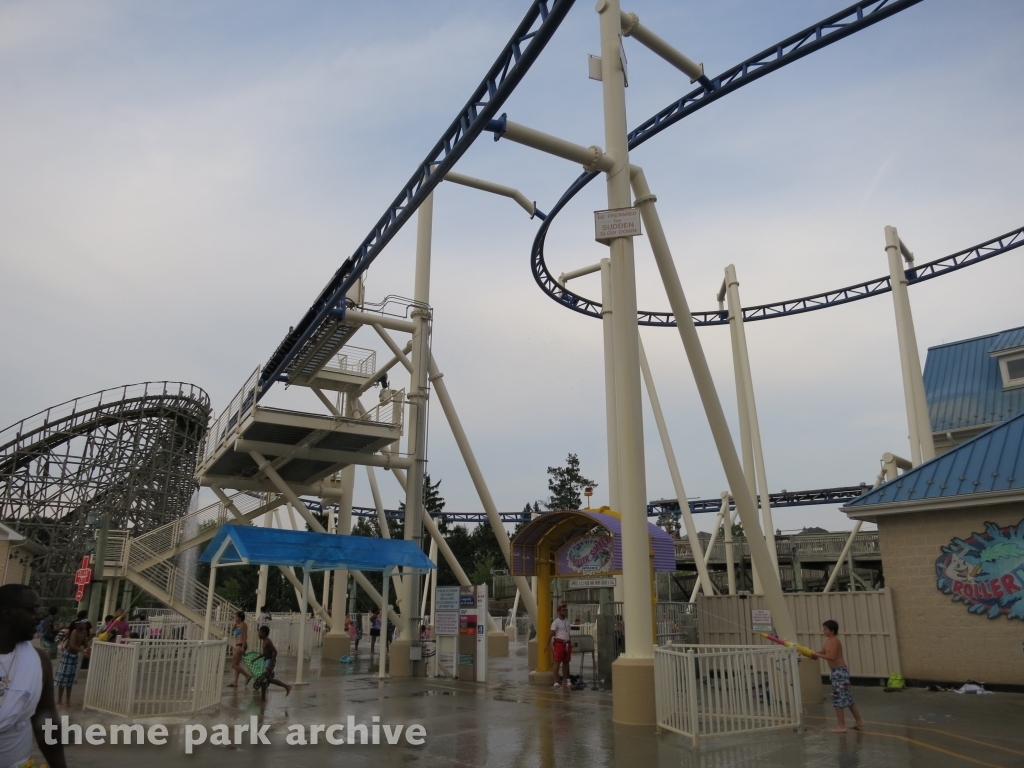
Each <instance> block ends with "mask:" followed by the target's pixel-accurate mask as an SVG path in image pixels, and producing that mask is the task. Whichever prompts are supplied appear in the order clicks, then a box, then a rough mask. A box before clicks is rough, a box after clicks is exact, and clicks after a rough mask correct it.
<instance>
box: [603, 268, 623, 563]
mask: <svg viewBox="0 0 1024 768" xmlns="http://www.w3.org/2000/svg"><path fill="white" fill-rule="evenodd" d="M613 315H614V309H613V308H612V262H611V259H601V330H602V333H603V335H604V409H605V421H606V422H607V427H606V429H605V431H606V434H607V438H608V505H609V506H610V507H611V508H612V509H613V510H615V511H616V512H618V511H619V510H620V509H621V506H620V505H621V499H620V498H619V424H618V419H617V418H616V415H615V328H614V325H613V320H612V317H613ZM616 581H621V578H620V579H617V580H616Z"/></svg>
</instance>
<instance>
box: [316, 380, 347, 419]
mask: <svg viewBox="0 0 1024 768" xmlns="http://www.w3.org/2000/svg"><path fill="white" fill-rule="evenodd" d="M310 389H312V390H313V394H314V395H316V396H317V397H319V398H320V402H321V403H323V404H324V405H325V406H327V410H328V411H329V412H330V414H331V416H341V411H339V410H338V409H337V408H336V407H335V405H334V403H332V402H331V399H330V398H329V397H327V395H325V394H324V392H323V390H322V389H320V387H310Z"/></svg>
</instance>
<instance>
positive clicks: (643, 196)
mask: <svg viewBox="0 0 1024 768" xmlns="http://www.w3.org/2000/svg"><path fill="white" fill-rule="evenodd" d="M632 181H633V190H634V192H635V194H636V198H637V200H636V204H637V207H638V208H639V209H640V215H641V217H642V218H643V222H644V226H646V228H647V236H648V239H649V240H650V243H651V250H652V251H653V252H654V260H655V262H657V265H658V271H659V272H660V274H661V279H662V282H663V283H664V285H665V292H666V293H667V294H668V300H669V305H670V306H671V308H672V312H673V313H674V314H675V317H676V325H677V329H678V331H679V336H680V339H681V340H682V342H683V348H684V350H685V351H686V357H687V359H688V360H689V363H690V369H691V370H692V371H693V378H694V381H695V383H696V385H697V391H698V393H699V394H700V399H701V403H702V404H703V406H704V412H705V414H706V415H707V419H708V424H709V426H710V427H711V434H712V436H713V437H714V440H715V446H716V447H717V449H718V455H719V458H720V459H721V462H722V468H723V469H724V471H725V477H726V480H727V481H728V483H729V487H730V489H731V490H732V496H733V498H734V499H735V500H736V511H737V513H738V514H739V517H740V522H741V523H742V524H743V527H744V529H746V530H753V529H754V528H755V527H757V526H758V525H759V521H758V516H757V507H756V506H755V504H754V499H753V497H752V496H751V495H750V491H749V490H748V488H747V480H746V477H745V475H744V473H743V467H742V466H740V458H739V455H738V454H737V453H736V445H735V444H734V443H733V441H732V435H731V434H730V433H729V424H728V422H727V421H726V419H725V411H723V410H722V402H721V400H719V398H718V392H717V390H716V389H715V382H714V379H712V377H711V370H710V368H709V367H708V361H707V358H706V357H705V356H704V349H703V347H702V346H701V343H700V338H699V337H698V336H697V329H696V327H695V326H694V324H693V316H692V315H691V314H690V306H689V304H688V302H687V301H686V294H685V293H683V286H682V284H681V283H680V281H679V273H678V272H677V271H676V265H675V262H674V261H673V260H672V251H671V249H670V248H669V245H668V239H667V238H666V237H665V231H664V229H663V228H662V226H661V219H660V217H659V216H658V211H657V209H656V208H655V201H656V199H657V198H655V196H654V195H653V194H651V190H650V187H649V186H648V185H647V180H646V178H645V177H644V173H643V170H642V169H641V168H639V167H637V166H633V168H632ZM631 319H632V320H633V322H634V324H635V322H636V321H635V315H632V316H631ZM749 544H750V559H751V562H752V563H753V564H754V565H755V567H756V568H757V571H758V573H759V574H761V586H762V587H763V589H764V596H765V602H766V603H767V604H768V608H769V610H770V611H771V612H772V619H773V622H774V624H775V628H776V630H777V632H778V634H779V636H780V637H782V638H784V639H787V640H792V641H793V642H796V640H795V638H796V625H795V624H794V623H793V618H792V616H791V615H790V613H789V608H788V607H787V605H786V601H785V598H784V597H783V595H782V585H781V584H780V583H779V579H778V577H777V576H776V575H775V570H774V569H773V568H772V559H771V555H770V554H769V553H768V546H767V544H766V543H765V540H764V539H763V538H762V537H759V536H754V537H751V538H750V539H749Z"/></svg>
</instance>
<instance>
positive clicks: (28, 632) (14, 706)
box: [0, 584, 67, 768]
mask: <svg viewBox="0 0 1024 768" xmlns="http://www.w3.org/2000/svg"><path fill="white" fill-rule="evenodd" d="M38 612H39V595H38V594H37V593H36V591H35V590H34V589H31V588H29V587H27V586H25V585H23V584H7V585H5V586H3V587H0V766H3V768H20V767H21V766H23V765H24V764H25V763H27V762H28V761H29V759H30V758H31V756H32V735H33V733H35V737H36V743H37V744H38V745H39V751H40V752H42V753H43V757H45V758H46V763H47V765H49V766H50V768H66V765H67V764H66V763H65V762H64V747H63V746H62V745H61V744H60V743H57V742H56V741H55V743H52V744H47V743H46V738H45V736H46V734H44V730H43V726H44V725H46V721H47V720H49V721H50V723H51V727H52V729H53V730H56V727H57V725H56V724H57V723H58V722H59V718H58V716H57V707H56V705H55V703H54V701H53V665H52V664H51V663H50V657H49V656H48V655H47V654H46V653H45V652H44V651H42V650H40V649H37V648H34V647H33V646H32V638H33V637H34V636H35V634H36V625H37V624H38V623H39V617H38V616H37V615H36V614H37V613H38ZM51 733H52V731H51Z"/></svg>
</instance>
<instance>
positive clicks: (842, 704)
mask: <svg viewBox="0 0 1024 768" xmlns="http://www.w3.org/2000/svg"><path fill="white" fill-rule="evenodd" d="M821 633H822V634H823V635H824V636H825V645H824V646H822V648H821V650H820V651H818V652H817V653H815V654H813V655H812V656H811V658H812V659H825V661H827V662H828V668H829V670H831V672H830V674H829V678H830V680H831V682H832V706H833V707H835V710H836V719H837V720H838V721H839V725H838V726H837V727H836V728H833V729H832V733H846V716H845V715H846V713H845V712H843V710H844V709H849V710H850V713H851V714H852V715H853V719H854V726H853V727H854V728H855V729H857V728H863V727H864V721H863V720H862V719H861V717H860V710H858V709H857V705H856V704H854V703H853V692H852V691H851V690H850V670H849V668H848V667H847V666H846V659H844V658H843V644H842V643H841V642H839V638H838V637H836V635H838V634H839V624H838V623H837V622H836V621H834V620H832V619H829V620H828V621H826V622H825V623H824V624H822V625H821Z"/></svg>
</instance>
